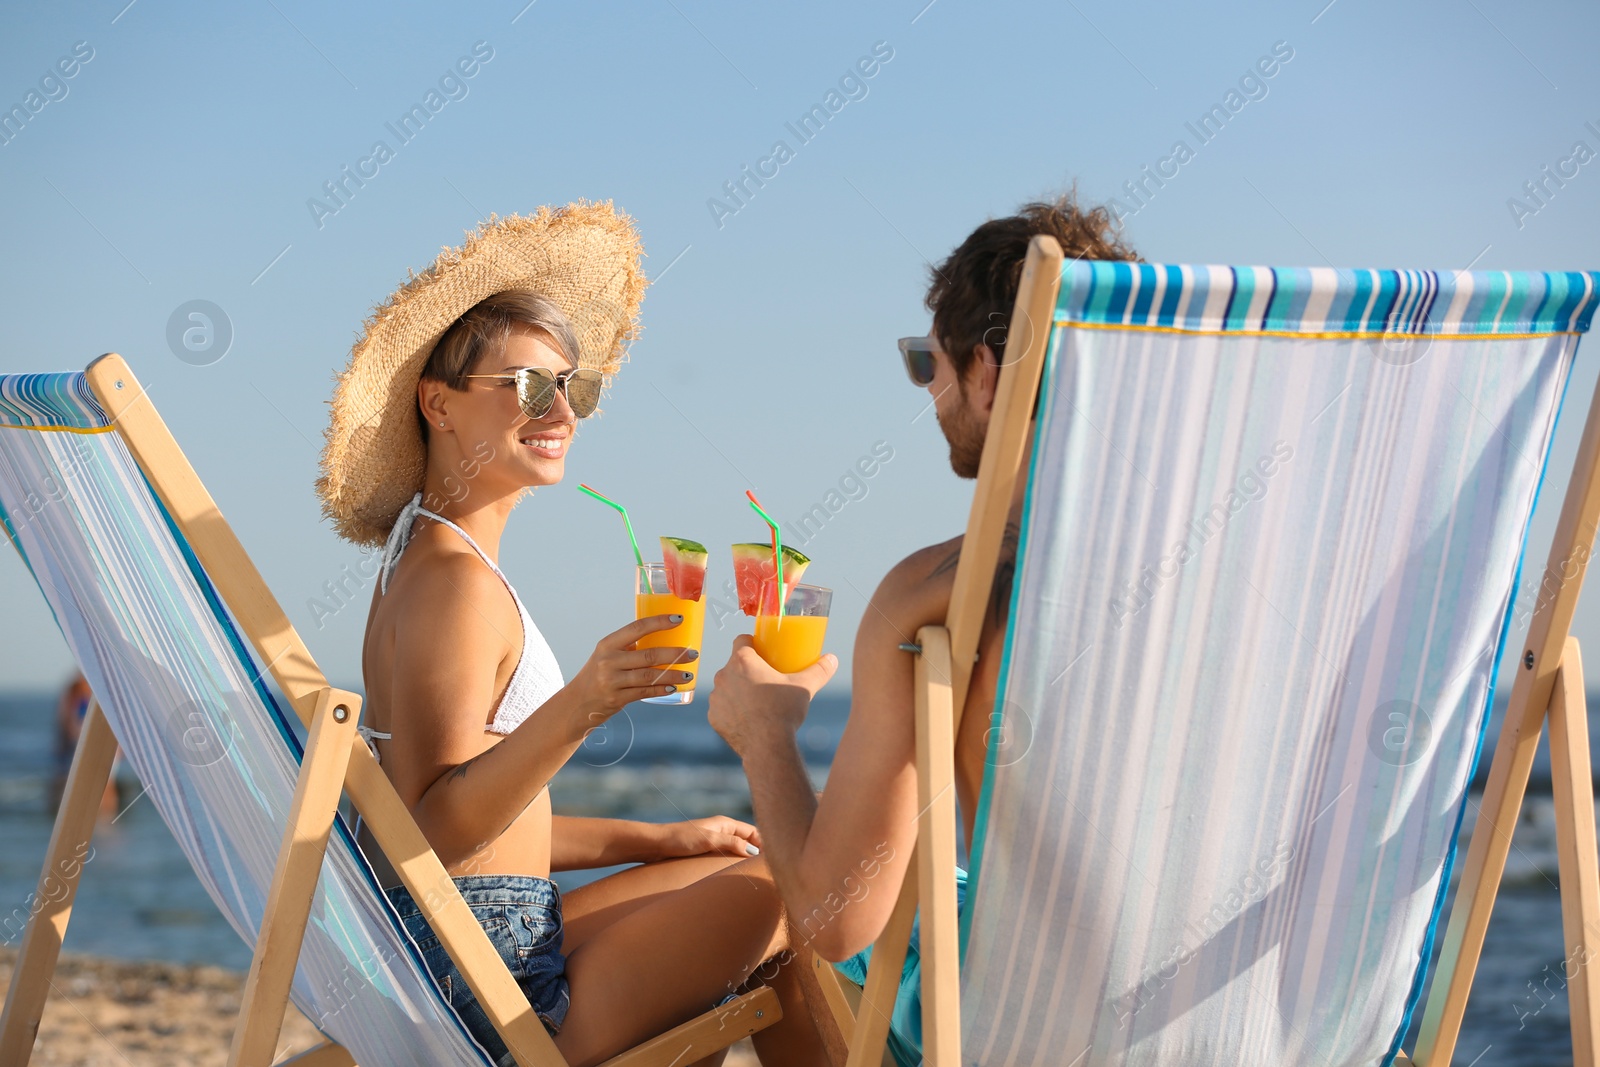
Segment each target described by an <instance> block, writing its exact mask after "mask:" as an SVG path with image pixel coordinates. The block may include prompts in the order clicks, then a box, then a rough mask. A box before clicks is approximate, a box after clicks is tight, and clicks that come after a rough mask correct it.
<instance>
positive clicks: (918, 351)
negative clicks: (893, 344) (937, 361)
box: [899, 337, 939, 386]
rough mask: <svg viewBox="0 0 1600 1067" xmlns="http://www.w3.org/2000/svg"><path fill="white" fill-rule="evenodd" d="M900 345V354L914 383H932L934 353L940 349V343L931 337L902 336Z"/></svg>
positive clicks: (927, 384) (920, 384)
mask: <svg viewBox="0 0 1600 1067" xmlns="http://www.w3.org/2000/svg"><path fill="white" fill-rule="evenodd" d="M899 345H900V356H901V358H902V359H904V360H905V361H906V374H907V375H908V376H909V377H910V378H911V382H912V384H913V385H918V386H929V385H932V384H933V354H934V353H935V352H937V351H939V343H938V342H937V341H935V340H934V339H933V338H931V337H902V338H900V341H899Z"/></svg>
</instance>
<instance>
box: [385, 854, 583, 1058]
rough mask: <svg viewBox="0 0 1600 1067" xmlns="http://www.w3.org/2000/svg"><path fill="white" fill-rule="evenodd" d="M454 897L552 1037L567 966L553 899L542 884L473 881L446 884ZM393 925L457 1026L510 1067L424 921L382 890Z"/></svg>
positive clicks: (499, 878) (557, 902) (492, 877)
mask: <svg viewBox="0 0 1600 1067" xmlns="http://www.w3.org/2000/svg"><path fill="white" fill-rule="evenodd" d="M452 880H453V881H454V882H455V884H456V888H457V889H458V890H460V891H461V897H462V899H463V900H465V901H466V902H467V907H469V908H471V909H472V914H473V915H474V916H476V917H477V919H478V925H480V926H482V927H483V930H484V932H485V933H487V934H488V935H489V942H490V944H492V945H494V947H495V951H497V952H499V953H500V958H501V959H502V960H504V961H505V965H506V968H507V969H508V970H509V971H510V972H511V975H512V977H513V978H515V979H516V980H517V985H519V986H521V987H522V993H523V995H524V996H526V997H527V998H528V1003H529V1004H531V1005H533V1010H534V1012H535V1013H537V1014H538V1016H539V1019H540V1021H542V1022H543V1023H544V1027H545V1029H546V1030H548V1031H550V1032H551V1033H552V1034H553V1033H555V1032H556V1031H558V1030H560V1029H561V1024H562V1023H563V1022H564V1021H565V1020H566V1017H567V1008H568V1006H569V1005H570V1004H571V995H570V993H569V992H568V989H567V974H566V971H567V958H566V956H564V955H562V953H561V891H560V890H559V889H557V888H556V884H555V883H554V882H552V881H550V880H549V879H548V878H533V877H528V876H525V875H510V874H475V875H468V876H466V877H462V878H455V879H452ZM384 893H385V894H386V895H387V896H388V897H389V900H390V901H391V902H392V903H393V904H394V906H395V910H396V911H398V912H399V913H400V921H401V922H402V923H403V924H404V925H405V928H406V932H407V933H409V934H410V935H411V937H412V939H413V940H415V941H416V943H417V948H418V949H420V950H421V951H422V959H423V962H425V963H426V964H427V966H428V973H430V974H431V975H433V980H434V982H436V983H437V984H438V986H439V990H440V992H442V993H443V994H444V997H445V999H446V1000H447V1001H449V1002H450V1006H451V1007H452V1008H454V1009H455V1011H456V1014H457V1015H459V1016H460V1017H461V1022H462V1023H463V1025H465V1026H466V1028H467V1030H468V1031H469V1032H470V1033H471V1034H472V1036H473V1037H475V1038H477V1040H478V1043H479V1044H480V1045H482V1046H483V1048H484V1051H485V1052H487V1053H489V1056H490V1058H492V1059H493V1060H494V1061H495V1062H496V1063H499V1064H504V1065H510V1064H513V1063H514V1062H515V1061H514V1060H513V1059H512V1056H511V1053H510V1051H509V1050H508V1049H507V1048H506V1045H505V1042H504V1041H502V1040H501V1039H500V1035H499V1034H498V1033H497V1032H496V1031H495V1028H494V1024H493V1023H491V1022H490V1021H489V1016H488V1015H487V1014H486V1013H485V1012H484V1010H483V1008H482V1007H481V1006H480V1005H479V1004H478V999H477V998H476V997H474V996H473V995H472V990H471V989H470V988H468V986H467V982H466V979H464V978H463V977H462V976H461V972H460V971H459V970H457V969H456V965H455V961H453V960H452V959H451V958H450V956H449V954H448V953H446V952H445V950H444V947H443V946H442V945H440V944H439V938H438V937H437V936H436V935H435V934H434V932H433V930H432V929H430V928H429V926H428V921H427V919H425V918H423V915H422V911H421V909H420V908H418V907H417V903H416V901H415V900H413V899H412V897H411V894H410V892H408V891H407V890H406V887H405V886H395V887H394V888H392V889H386V890H384Z"/></svg>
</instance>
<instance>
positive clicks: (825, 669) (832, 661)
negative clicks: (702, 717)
mask: <svg viewBox="0 0 1600 1067" xmlns="http://www.w3.org/2000/svg"><path fill="white" fill-rule="evenodd" d="M838 669H839V658H838V657H837V656H835V655H833V654H832V653H828V654H826V655H824V656H823V657H822V658H821V659H819V660H817V662H815V663H813V664H812V665H811V666H809V667H807V668H806V669H805V670H803V671H797V672H795V673H794V674H782V673H780V672H778V671H776V670H774V669H773V668H772V667H770V666H768V664H767V661H766V660H764V659H762V658H761V656H760V654H759V653H757V652H756V649H755V642H754V641H753V640H752V639H751V638H750V635H749V634H741V635H739V636H738V637H736V638H734V639H733V652H732V653H731V654H730V655H729V656H728V662H727V665H726V666H724V667H723V668H722V669H721V670H720V671H718V672H717V677H716V685H715V687H714V688H713V689H712V690H711V699H710V707H709V709H708V711H707V715H706V717H707V718H708V719H709V720H710V722H711V727H712V729H714V730H716V731H717V733H719V734H721V735H722V739H723V740H724V741H726V742H727V743H728V747H729V748H732V749H733V750H734V751H735V752H737V753H738V754H739V756H740V757H741V758H743V757H744V755H745V753H746V750H747V749H748V748H749V747H750V746H751V745H752V744H763V743H771V742H767V741H763V740H762V739H763V738H769V737H772V736H773V732H774V731H777V732H779V734H780V736H779V738H778V740H781V739H782V735H786V736H787V738H788V740H789V741H790V742H792V741H793V740H794V735H795V733H796V732H798V731H799V729H800V726H801V724H802V723H804V722H805V720H806V711H807V709H808V708H810V706H811V698H812V697H814V696H816V695H817V691H818V690H819V689H821V688H822V687H823V686H824V685H827V684H828V679H830V678H832V677H833V672H834V671H836V670H838Z"/></svg>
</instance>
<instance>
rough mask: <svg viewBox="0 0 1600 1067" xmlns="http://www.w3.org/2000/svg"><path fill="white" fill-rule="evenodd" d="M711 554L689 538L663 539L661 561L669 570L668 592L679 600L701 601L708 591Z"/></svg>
mask: <svg viewBox="0 0 1600 1067" xmlns="http://www.w3.org/2000/svg"><path fill="white" fill-rule="evenodd" d="M710 555H711V553H709V552H707V551H706V546H705V545H702V544H701V543H700V542H699V541H691V540H689V539H688V538H687V537H663V538H662V539H661V561H662V562H663V563H664V564H666V568H667V592H669V593H671V594H672V595H673V596H675V597H677V598H678V599H679V600H699V599H700V595H701V594H702V593H704V592H705V589H706V560H707V559H708V558H709V557H710Z"/></svg>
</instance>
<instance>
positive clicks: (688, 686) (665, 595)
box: [633, 563, 706, 704]
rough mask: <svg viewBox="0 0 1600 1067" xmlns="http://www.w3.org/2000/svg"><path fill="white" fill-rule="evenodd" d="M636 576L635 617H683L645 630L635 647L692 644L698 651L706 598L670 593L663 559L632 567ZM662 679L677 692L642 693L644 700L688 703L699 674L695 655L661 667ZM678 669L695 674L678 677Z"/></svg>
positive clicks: (661, 702)
mask: <svg viewBox="0 0 1600 1067" xmlns="http://www.w3.org/2000/svg"><path fill="white" fill-rule="evenodd" d="M635 571H636V574H637V577H636V579H635V583H634V590H633V591H634V597H633V605H634V615H633V617H634V618H636V619H644V618H648V617H649V616H651V615H682V616H683V621H682V622H680V623H679V624H678V625H676V626H674V627H672V628H671V629H670V630H657V631H656V632H655V633H651V634H645V635H644V636H643V637H641V638H640V639H639V641H638V644H637V646H636V647H638V648H669V647H676V648H692V649H694V650H695V651H696V652H699V651H700V641H701V638H702V636H703V635H704V634H705V629H706V602H705V598H704V597H701V598H700V599H699V600H683V599H680V598H678V597H675V596H673V595H672V593H671V592H670V591H669V590H668V588H667V567H666V564H664V563H646V564H643V565H641V566H639V567H637V568H635ZM660 670H661V682H662V684H663V685H667V684H671V685H676V686H677V687H678V691H677V692H676V693H668V694H667V695H666V696H659V697H645V698H644V703H646V704H687V703H689V702H690V701H692V700H694V685H695V682H696V681H698V680H699V678H700V660H699V659H698V658H696V659H693V660H690V661H689V662H687V663H678V664H674V665H672V666H670V667H662V668H660ZM679 671H691V672H693V674H694V678H693V679H691V680H690V681H687V682H685V681H681V680H680V679H681V677H682V676H681V675H680V674H679V673H678V672H679Z"/></svg>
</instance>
